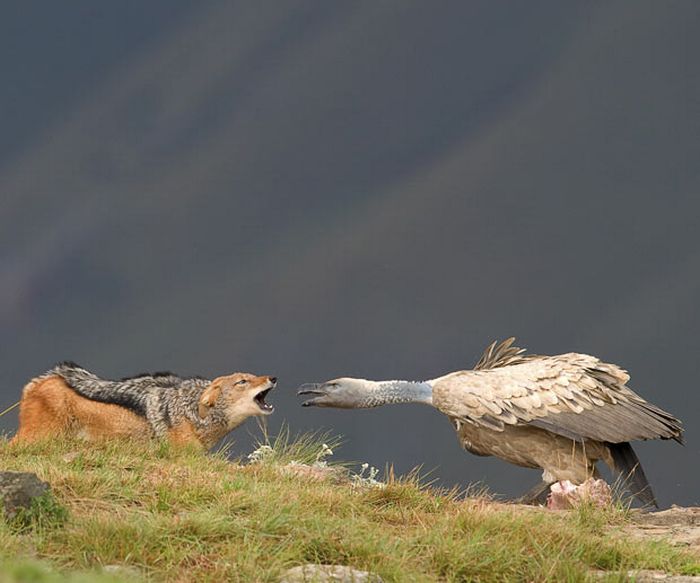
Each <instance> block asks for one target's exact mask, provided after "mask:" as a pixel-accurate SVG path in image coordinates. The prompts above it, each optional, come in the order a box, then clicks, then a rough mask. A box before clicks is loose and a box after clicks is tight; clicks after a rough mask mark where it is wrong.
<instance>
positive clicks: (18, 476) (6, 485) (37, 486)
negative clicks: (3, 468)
mask: <svg viewBox="0 0 700 583" xmlns="http://www.w3.org/2000/svg"><path fill="white" fill-rule="evenodd" d="M50 488H51V487H50V486H49V485H48V484H47V483H46V482H43V481H41V480H40V479H39V478H38V477H37V475H36V474H32V473H29V472H0V500H2V506H3V509H4V513H5V517H6V518H7V519H10V520H11V519H13V518H14V517H15V516H16V515H17V512H18V511H19V509H20V508H26V509H28V508H29V507H30V506H31V504H32V500H34V498H38V497H39V496H42V495H43V494H45V493H46V492H48V491H49V490H50Z"/></svg>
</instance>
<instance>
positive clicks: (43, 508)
mask: <svg viewBox="0 0 700 583" xmlns="http://www.w3.org/2000/svg"><path fill="white" fill-rule="evenodd" d="M67 520H68V510H67V509H66V508H65V507H64V506H62V505H61V504H60V503H59V502H57V501H56V499H55V498H54V497H53V495H52V494H51V492H44V493H43V494H42V495H41V496H37V497H36V498H34V499H32V501H31V504H30V506H29V508H19V509H18V510H17V512H16V513H15V515H14V516H13V517H12V518H11V519H10V520H9V521H8V522H9V524H10V527H11V528H12V530H14V531H16V532H24V531H27V530H31V529H37V530H42V529H50V528H57V527H61V526H63V525H64V524H65V522H66V521H67Z"/></svg>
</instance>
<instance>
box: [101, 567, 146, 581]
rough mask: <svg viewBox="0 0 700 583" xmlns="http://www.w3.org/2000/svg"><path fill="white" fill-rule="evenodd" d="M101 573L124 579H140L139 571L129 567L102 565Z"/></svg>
mask: <svg viewBox="0 0 700 583" xmlns="http://www.w3.org/2000/svg"><path fill="white" fill-rule="evenodd" d="M102 571H104V572H105V573H111V574H112V575H117V576H119V577H126V578H131V579H139V578H141V571H140V570H139V569H138V568H136V567H132V566H130V565H104V566H103V567H102Z"/></svg>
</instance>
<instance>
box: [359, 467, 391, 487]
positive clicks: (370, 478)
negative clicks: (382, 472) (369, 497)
mask: <svg viewBox="0 0 700 583" xmlns="http://www.w3.org/2000/svg"><path fill="white" fill-rule="evenodd" d="M365 472H367V475H366V476H365ZM378 474H379V470H378V469H377V468H375V467H374V466H370V465H369V464H368V463H367V462H365V463H364V464H362V465H361V466H360V473H359V474H352V475H351V476H350V480H351V482H352V485H353V487H355V488H386V484H385V483H384V482H381V481H379V480H377V475H378Z"/></svg>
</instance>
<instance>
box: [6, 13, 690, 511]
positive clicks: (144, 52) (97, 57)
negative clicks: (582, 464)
mask: <svg viewBox="0 0 700 583" xmlns="http://www.w3.org/2000/svg"><path fill="white" fill-rule="evenodd" d="M699 28H700V3H698V2H694V1H692V0H689V1H686V2H683V1H675V0H672V1H669V2H654V1H651V0H649V1H645V0H634V1H632V0H629V1H623V2H557V1H547V2H541V1H530V2H491V1H487V0H484V1H479V2H476V1H470V2H462V1H453V2H452V1H446V2H409V1H406V0H385V1H382V2H376V1H366V2H359V1H358V2H324V1H321V0H318V1H306V0H299V1H289V2H282V3H257V2H216V1H206V2H198V3H188V2H180V1H173V0H168V1H167V2H166V1H164V0H154V1H152V2H148V3H142V2H136V1H123V2H119V3H95V2H91V1H88V0H76V1H75V2H71V3H60V4H59V3H52V2H32V1H22V2H9V3H7V4H4V5H3V17H2V19H0V74H1V75H2V83H0V115H1V116H2V117H1V119H2V131H1V132H0V347H1V348H0V382H1V383H2V384H1V386H2V393H1V397H2V401H3V403H2V405H5V404H6V405H10V404H12V403H13V402H15V401H16V400H17V399H18V397H19V394H20V389H21V387H22V386H23V384H24V382H25V381H26V380H27V379H29V378H31V377H32V376H34V375H35V374H37V373H39V372H42V371H43V370H45V369H46V368H48V367H49V366H51V365H52V364H53V362H55V361H58V360H63V359H71V360H76V361H78V362H80V363H81V364H82V365H83V366H86V367H88V368H90V369H92V370H94V371H95V372H97V373H99V374H101V375H104V376H107V377H120V376H123V375H126V374H130V373H138V372H141V371H144V370H156V369H157V370H160V369H168V368H169V369H172V370H174V371H177V372H179V373H181V374H202V375H205V376H216V375H218V374H223V373H226V372H230V371H232V370H249V371H252V372H257V373H259V374H265V373H274V374H275V375H277V376H279V377H280V379H281V383H280V388H279V390H278V391H277V393H276V395H275V397H274V398H273V401H274V403H275V404H276V405H277V413H276V414H275V415H274V416H273V418H272V419H271V420H270V429H271V431H272V432H274V431H275V430H276V429H277V428H278V427H279V426H280V424H281V423H283V422H286V423H288V424H289V426H290V427H291V428H292V431H304V430H309V429H314V428H322V427H323V428H328V429H331V430H332V431H333V432H334V433H337V434H341V435H343V436H344V438H345V440H346V444H345V445H344V447H343V448H342V449H341V450H340V451H339V452H337V456H336V457H342V458H344V459H352V460H358V461H367V462H369V463H371V464H373V465H375V466H378V467H384V465H385V464H387V463H394V464H395V466H396V469H397V470H398V471H399V472H406V471H408V470H409V469H410V468H412V467H414V466H416V465H419V464H422V465H423V468H424V469H425V470H429V469H432V470H433V473H432V476H433V477H434V478H437V479H438V480H439V481H440V482H441V483H444V484H465V483H468V482H476V481H482V482H484V483H486V484H488V485H489V487H490V488H491V489H492V490H494V491H495V492H498V493H501V494H504V495H514V494H518V493H521V492H522V491H523V490H525V489H526V488H528V487H529V486H531V485H532V484H533V483H535V482H536V481H537V480H538V479H539V476H538V473H537V472H532V471H525V470H520V469H517V468H512V467H511V466H508V465H506V464H505V463H503V462H500V461H498V460H493V459H483V458H477V457H474V456H470V455H467V454H465V453H463V452H462V451H461V450H460V448H459V446H458V444H457V440H456V438H455V436H454V434H453V432H452V429H451V426H450V424H449V423H448V422H447V421H446V420H445V419H444V418H443V417H442V416H441V415H440V414H439V413H438V412H436V411H434V410H431V409H428V408H422V407H420V406H397V407H387V408H383V409H377V410H372V411H356V412H347V411H333V410H307V409H302V408H300V407H299V406H298V402H299V399H298V398H296V397H295V388H296V386H297V385H298V384H300V383H302V382H304V381H315V380H324V379H326V378H329V377H335V376H341V375H353V376H363V377H366V378H397V377H398V378H411V379H414V378H415V379H423V378H429V377H434V376H438V375H440V374H443V373H445V372H448V371H451V370H456V369H461V368H469V367H471V366H472V365H473V364H474V362H475V361H476V360H477V358H478V357H479V355H480V353H481V351H482V349H483V348H484V346H485V345H486V344H487V343H488V342H490V341H491V340H493V339H496V338H503V337H506V336H510V335H516V336H518V337H519V341H520V343H521V344H522V345H524V346H527V347H528V348H529V349H531V350H532V351H534V352H538V353H560V352H567V351H580V352H587V353H592V354H595V355H598V356H600V357H602V358H604V359H606V360H609V361H611V362H615V363H619V364H621V365H622V366H624V367H625V368H627V369H628V370H630V371H631V374H632V382H631V386H632V387H633V388H635V389H636V390H638V391H639V392H640V393H641V394H642V395H644V396H645V397H647V398H649V399H650V400H652V401H654V402H655V403H657V404H658V405H660V406H662V407H664V408H667V409H668V410H670V411H672V412H674V413H676V414H677V415H679V416H680V417H681V418H682V419H683V420H684V421H685V423H686V427H687V440H688V445H687V446H686V447H685V448H681V447H679V446H677V445H676V444H674V443H667V442H663V443H657V442H655V443H642V444H639V445H638V446H637V450H638V453H639V454H640V457H641V458H642V460H643V462H644V464H645V468H646V471H647V474H648V476H649V478H650V480H651V482H652V484H653V485H654V486H655V488H656V490H657V494H658V496H659V498H660V501H661V502H662V504H664V505H668V504H670V503H678V504H698V503H700V498H699V497H698V496H699V494H698V492H699V490H698V482H699V477H700V464H699V463H698V461H699V453H700V449H699V447H698V439H699V438H700V431H698V429H697V422H696V419H697V416H698V413H699V412H700V390H699V389H698V386H697V382H698V381H697V379H698V372H699V371H698V345H697V337H698V330H699V329H700V311H699V310H698V307H697V304H698V298H699V297H700V232H699V229H700V163H699V160H700V68H698V55H700V35H698V34H697V31H698V29H699ZM0 421H1V422H2V423H1V425H0V427H2V428H3V429H4V430H6V431H11V430H13V429H14V428H15V426H16V411H13V412H12V413H10V414H8V415H6V416H4V417H3V418H2V419H1V420H0ZM258 433H259V432H258V429H257V427H256V425H255V423H254V422H249V423H248V424H247V426H246V428H243V429H239V430H238V431H237V432H235V433H234V434H233V435H232V438H233V439H234V441H235V446H234V451H235V452H237V453H243V452H248V451H250V449H251V447H252V445H251V444H252V441H253V440H254V438H255V437H256V435H258Z"/></svg>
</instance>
